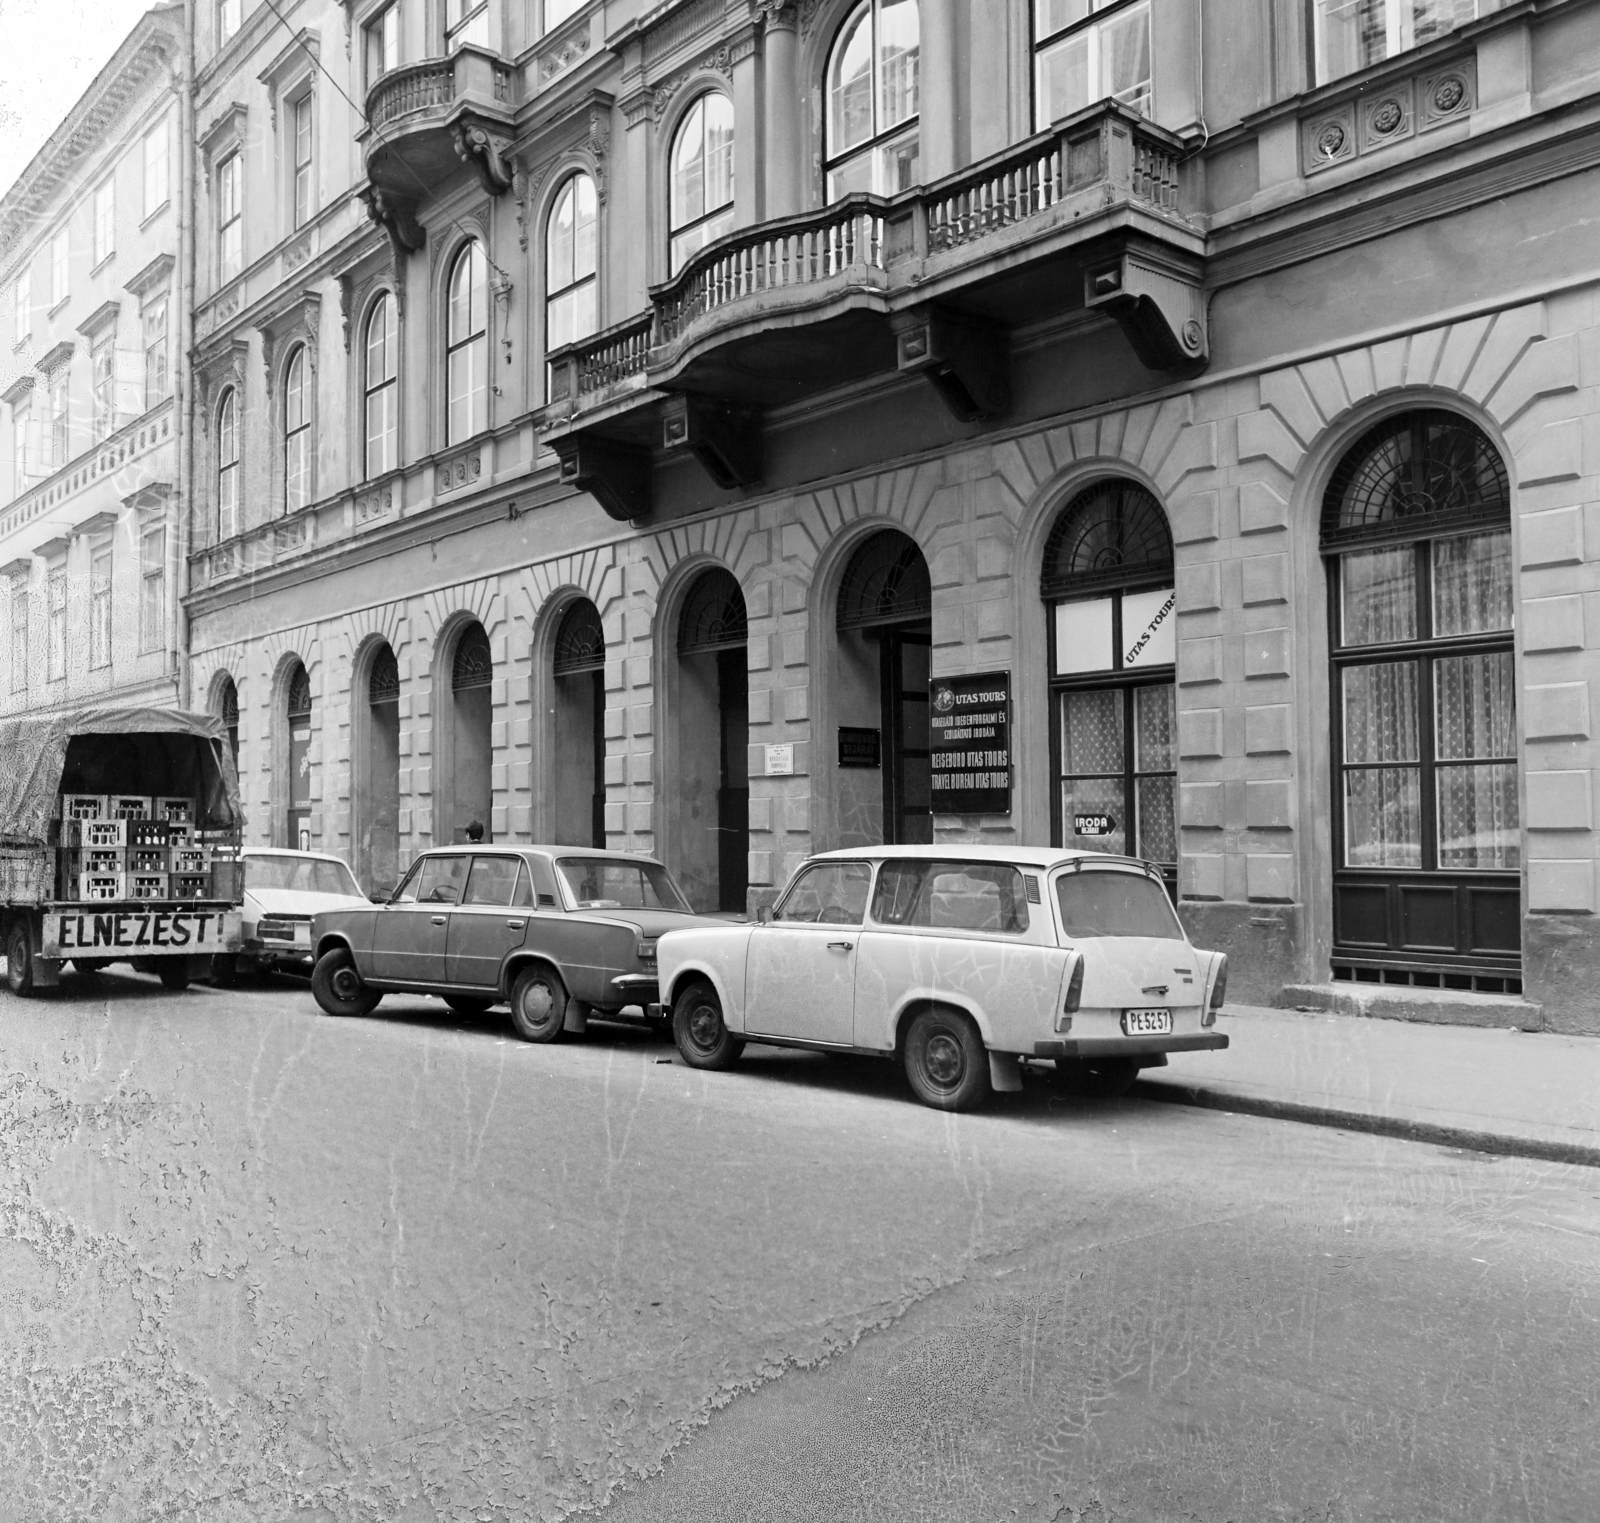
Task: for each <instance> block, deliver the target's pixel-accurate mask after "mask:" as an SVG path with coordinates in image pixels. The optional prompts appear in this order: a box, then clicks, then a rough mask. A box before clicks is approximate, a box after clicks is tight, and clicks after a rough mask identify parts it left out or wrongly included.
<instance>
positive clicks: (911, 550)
mask: <svg viewBox="0 0 1600 1523" xmlns="http://www.w3.org/2000/svg"><path fill="white" fill-rule="evenodd" d="M932 614H933V591H932V586H931V583H930V582H929V579H928V563H927V561H926V560H925V559H924V558H923V554H922V551H921V550H920V549H918V548H917V543H916V541H915V540H914V539H912V538H911V537H910V535H908V534H902V533H901V532H900V531H899V530H898V529H880V530H879V531H878V532H877V533H876V534H873V535H872V536H871V537H870V538H868V539H867V540H865V541H864V542H863V543H862V544H861V545H860V546H859V547H858V548H857V549H856V551H855V553H854V554H853V555H852V556H851V557H850V560H849V562H848V563H847V564H846V566H845V569H844V576H843V578H842V579H841V580H840V583H839V606H838V616H837V619H836V621H835V622H836V626H837V634H838V657H837V662H836V689H835V692H836V699H835V702H836V709H837V716H838V719H839V725H840V750H839V773H838V788H837V791H838V794H839V808H840V814H839V824H840V844H841V845H845V846H855V845H876V844H878V843H880V842H887V843H890V844H900V843H912V844H915V843H927V842H931V841H932V840H933V793H932V784H931V775H930V773H929V769H928V675H929V660H930V655H931V649H932V643H933V621H932ZM874 731H876V732H877V741H876V743H874V742H873V739H872V732H874ZM874 752H875V753H876V756H877V775H876V776H874V775H873V766H872V758H873V753H874Z"/></svg>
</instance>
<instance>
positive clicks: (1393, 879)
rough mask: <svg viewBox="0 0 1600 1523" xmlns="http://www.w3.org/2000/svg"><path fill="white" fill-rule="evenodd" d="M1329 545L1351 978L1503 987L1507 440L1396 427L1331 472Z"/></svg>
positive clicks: (1339, 928)
mask: <svg viewBox="0 0 1600 1523" xmlns="http://www.w3.org/2000/svg"><path fill="white" fill-rule="evenodd" d="M1322 548H1323V551H1324V553H1325V554H1326V555H1327V560H1328V592H1329V605H1330V612H1331V621H1330V641H1329V645H1330V652H1331V656H1332V662H1333V673H1332V684H1331V685H1332V696H1333V713H1332V736H1333V757H1334V771H1335V783H1334V801H1333V802H1334V839H1335V843H1336V848H1335V849H1336V853H1337V855H1336V861H1335V867H1334V949H1333V968H1334V974H1335V976H1336V977H1343V978H1357V979H1363V978H1376V979H1380V980H1381V981H1384V982H1402V983H1415V982H1426V983H1430V984H1433V985H1437V984H1439V982H1440V981H1441V979H1443V980H1444V982H1445V984H1446V986H1447V987H1448V986H1453V987H1469V986H1476V987H1480V988H1488V989H1493V990H1497V991H1498V990H1504V989H1506V988H1508V986H1509V985H1510V984H1511V983H1515V982H1516V980H1517V978H1518V977H1520V940H1521V938H1520V927H1519V914H1520V901H1519V894H1520V888H1519V882H1518V874H1519V872H1520V869H1521V866H1522V838H1521V828H1520V820H1519V816H1518V804H1517V743H1516V702H1515V693H1516V681H1515V673H1514V658H1513V643H1512V642H1513V636H1512V612H1513V584H1512V571H1511V494H1510V484H1509V481H1508V480H1507V476H1506V470H1505V466H1504V464H1503V463H1502V462H1501V459H1500V455H1499V453H1498V451H1497V450H1496V449H1495V447H1494V445H1493V444H1492V443H1491V442H1490V441H1489V439H1488V437H1487V435H1485V434H1484V433H1483V431H1482V430H1481V429H1479V428H1477V427H1476V426H1474V425H1473V424H1472V423H1469V422H1468V421H1467V420H1466V419H1465V418H1461V417H1458V416H1457V415H1456V414H1454V413H1450V412H1444V411H1440V410H1435V409H1419V410H1417V411H1414V412H1408V413H1402V414H1400V415H1398V416H1396V417H1391V418H1387V419H1385V420H1384V421H1383V422H1382V423H1380V424H1378V425H1376V426H1375V427H1373V428H1371V429H1369V430H1368V431H1367V432H1366V433H1365V434H1363V435H1362V436H1361V437H1360V438H1359V439H1357V440H1356V442H1355V443H1354V444H1353V445H1352V446H1351V447H1350V449H1349V450H1348V451H1347V452H1346V454H1345V455H1344V456H1343V458H1342V459H1341V460H1340V462H1339V464H1338V466H1337V468H1336V469H1335V471H1334V473H1333V476H1332V478H1331V479H1330V481H1329V483H1328V489H1327V492H1326V494H1325V496H1324V498H1323V504H1322ZM1419 970H1420V971H1419ZM1463 979H1464V980H1466V982H1465V983H1462V982H1461V980H1463ZM1452 981H1453V982H1452ZM1519 987H1520V986H1519Z"/></svg>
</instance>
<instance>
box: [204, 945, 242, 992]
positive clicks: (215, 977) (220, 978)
mask: <svg viewBox="0 0 1600 1523" xmlns="http://www.w3.org/2000/svg"><path fill="white" fill-rule="evenodd" d="M211 982H212V983H214V984H215V985H216V986H217V988H219V989H232V988H234V987H235V986H236V985H237V984H238V982H239V956H238V954H237V953H236V952H216V953H214V954H213V955H212V958H211Z"/></svg>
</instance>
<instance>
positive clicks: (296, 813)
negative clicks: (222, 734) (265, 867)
mask: <svg viewBox="0 0 1600 1523" xmlns="http://www.w3.org/2000/svg"><path fill="white" fill-rule="evenodd" d="M286 689H287V697H286V700H285V718H286V719H287V720H288V722H289V789H288V793H289V808H288V814H287V819H286V821H285V825H284V832H285V833H284V840H285V843H286V844H287V845H289V846H290V847H293V848H295V849H297V850H299V851H310V850H311V678H310V677H309V676H308V675H307V673H306V669H305V667H304V666H302V665H301V664H300V663H299V662H298V661H296V662H295V664H294V666H293V667H292V668H291V669H290V671H289V681H288V683H287V685H286Z"/></svg>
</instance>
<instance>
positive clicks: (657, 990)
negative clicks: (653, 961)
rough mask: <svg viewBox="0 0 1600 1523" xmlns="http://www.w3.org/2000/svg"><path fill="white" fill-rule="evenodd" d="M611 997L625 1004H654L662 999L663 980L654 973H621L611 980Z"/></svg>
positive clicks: (620, 1003)
mask: <svg viewBox="0 0 1600 1523" xmlns="http://www.w3.org/2000/svg"><path fill="white" fill-rule="evenodd" d="M610 990H611V998H612V999H613V1000H614V1001H615V1002H616V1004H617V1005H618V1007H621V1006H623V1005H654V1004H657V1003H659V1001H660V999H661V980H660V979H659V978H658V977H657V976H656V975H655V974H654V973H619V974H618V975H617V976H616V977H615V978H613V979H612V980H611V984H610Z"/></svg>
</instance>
